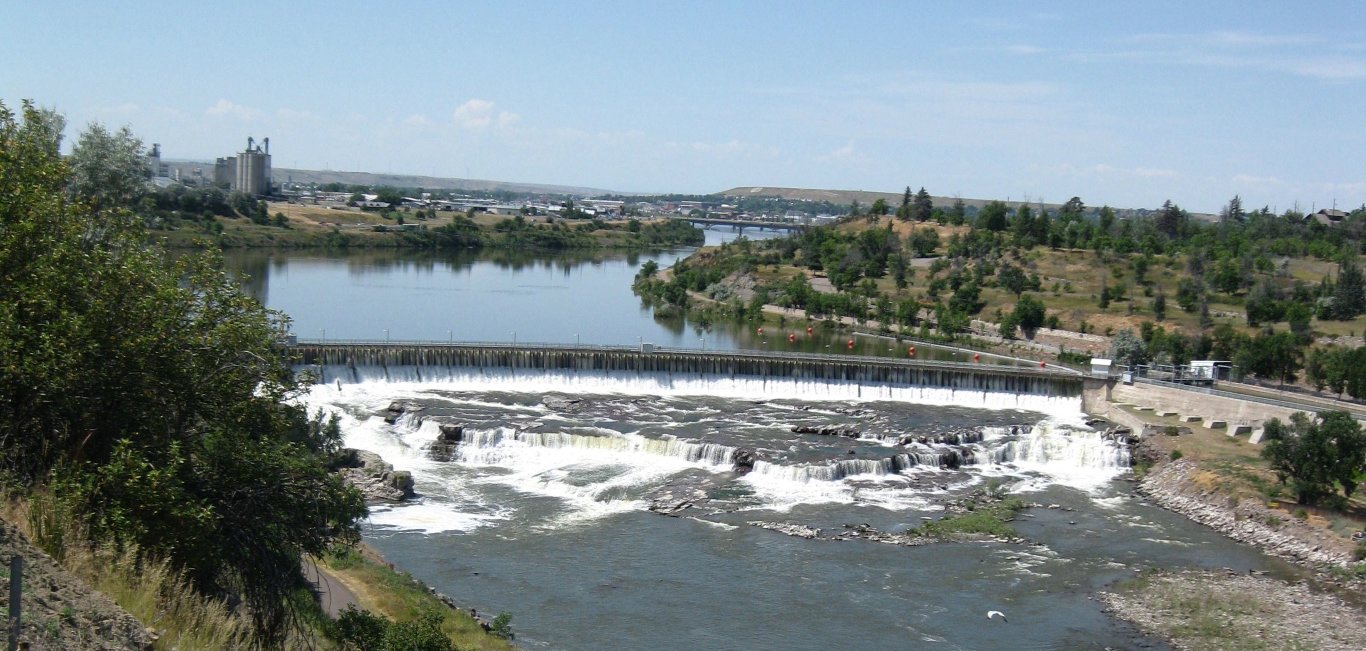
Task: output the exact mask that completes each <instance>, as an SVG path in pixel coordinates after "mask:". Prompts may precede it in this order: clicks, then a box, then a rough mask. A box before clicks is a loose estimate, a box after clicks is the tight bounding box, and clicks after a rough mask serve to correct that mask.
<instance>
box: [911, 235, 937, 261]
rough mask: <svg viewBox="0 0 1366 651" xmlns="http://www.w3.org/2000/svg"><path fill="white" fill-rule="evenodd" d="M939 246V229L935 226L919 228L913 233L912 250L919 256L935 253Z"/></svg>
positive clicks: (924, 256)
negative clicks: (934, 227)
mask: <svg viewBox="0 0 1366 651" xmlns="http://www.w3.org/2000/svg"><path fill="white" fill-rule="evenodd" d="M938 248H939V231H937V230H935V229H933V228H917V229H915V232H913V233H911V251H912V252H914V253H915V257H917V258H927V257H929V256H932V255H934V252H935V250H937V249H938Z"/></svg>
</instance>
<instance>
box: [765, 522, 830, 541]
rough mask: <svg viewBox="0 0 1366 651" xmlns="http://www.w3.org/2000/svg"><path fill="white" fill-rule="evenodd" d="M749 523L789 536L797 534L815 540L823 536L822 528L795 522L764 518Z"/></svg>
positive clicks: (799, 536) (798, 536)
mask: <svg viewBox="0 0 1366 651" xmlns="http://www.w3.org/2000/svg"><path fill="white" fill-rule="evenodd" d="M749 525H750V526H754V527H759V528H760V529H768V530H770V531H777V532H778V533H782V534H787V535H789V536H796V537H797V538H805V539H807V540H813V539H815V538H819V537H820V536H821V530H820V529H816V528H813V527H808V526H806V525H804V524H797V523H794V522H764V521H763V520H754V521H751V522H749Z"/></svg>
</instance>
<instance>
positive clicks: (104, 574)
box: [0, 491, 252, 651]
mask: <svg viewBox="0 0 1366 651" xmlns="http://www.w3.org/2000/svg"><path fill="white" fill-rule="evenodd" d="M0 514H3V516H4V518H5V519H6V520H8V521H9V522H11V523H12V524H13V525H14V526H15V527H17V528H18V529H19V530H20V531H21V532H22V533H23V534H24V535H25V536H27V537H28V539H29V540H30V541H32V542H33V544H35V545H37V546H38V547H39V548H41V549H42V550H43V551H45V552H47V554H48V555H49V556H51V557H52V558H53V559H54V560H55V561H57V563H58V564H59V565H61V566H62V567H63V568H64V569H65V570H66V571H68V572H70V573H71V574H73V575H75V576H76V577H78V578H80V579H82V580H84V581H85V582H86V583H88V584H89V585H90V587H92V588H94V589H95V590H98V591H100V592H102V593H104V594H105V595H107V596H108V597H109V598H110V599H112V600H113V601H114V602H115V603H117V604H118V605H119V607H121V608H123V609H124V610H126V611H128V613H129V614H131V615H132V616H133V617H135V618H137V620H138V621H139V622H142V624H143V625H144V626H147V627H149V628H154V629H155V630H156V631H157V634H158V636H159V637H158V639H157V640H156V642H155V648H157V649H181V650H184V651H196V650H199V649H203V650H205V651H208V650H217V649H240V648H249V647H251V646H252V641H251V627H250V624H249V619H248V618H247V617H246V616H245V614H244V613H241V612H235V611H233V610H232V609H231V608H229V607H228V606H227V604H225V603H224V602H223V601H222V600H220V599H214V598H211V597H208V596H205V595H202V594H200V593H198V592H197V591H195V590H194V589H193V587H191V585H190V583H189V581H188V580H187V579H186V578H185V575H184V574H183V573H181V572H178V571H177V570H176V569H175V568H173V567H172V566H171V564H170V563H169V562H168V561H166V560H165V559H160V558H156V557H154V556H152V555H151V554H146V553H143V552H141V551H140V550H139V549H138V548H137V547H136V546H132V545H125V546H123V547H122V548H117V547H115V546H113V545H110V544H100V543H98V542H95V541H91V540H90V539H89V537H88V536H86V535H85V531H84V529H83V528H82V527H81V526H80V522H79V520H78V519H77V518H76V517H74V516H73V514H72V513H71V512H70V510H69V509H67V508H66V507H65V506H64V504H63V502H62V501H61V500H58V499H55V498H54V497H53V496H52V495H51V493H48V492H46V491H35V492H34V493H33V494H31V495H30V496H28V497H20V496H16V495H13V494H0Z"/></svg>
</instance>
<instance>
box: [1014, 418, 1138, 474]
mask: <svg viewBox="0 0 1366 651" xmlns="http://www.w3.org/2000/svg"><path fill="white" fill-rule="evenodd" d="M990 454H991V461H992V462H993V463H1014V464H1017V465H1033V466H1038V467H1045V468H1054V467H1061V468H1074V469H1082V470H1116V469H1122V468H1128V467H1129V448H1128V447H1127V446H1125V445H1123V444H1120V443H1116V442H1115V441H1110V440H1106V439H1105V438H1104V435H1103V434H1102V433H1101V432H1094V431H1084V430H1065V431H1060V429H1059V428H1057V427H1055V426H1053V425H1052V424H1051V423H1047V422H1044V423H1039V424H1038V425H1036V426H1034V427H1033V428H1031V429H1030V431H1029V432H1028V433H1027V434H1023V435H1021V436H1020V437H1019V438H1016V439H1015V440H1012V441H1008V442H1006V443H1005V445H1002V446H1000V447H995V448H992V449H991V450H990Z"/></svg>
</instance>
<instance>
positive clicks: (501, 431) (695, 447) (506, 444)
mask: <svg viewBox="0 0 1366 651" xmlns="http://www.w3.org/2000/svg"><path fill="white" fill-rule="evenodd" d="M519 448H520V449H526V448H532V449H543V450H562V449H563V450H577V451H585V452H589V453H593V452H598V453H607V454H640V455H650V456H655V457H669V458H673V459H681V460H682V461H686V462H688V463H693V464H700V465H704V466H712V467H715V468H716V469H717V470H729V469H730V467H731V465H732V464H733V463H734V462H735V448H732V447H729V446H725V445H718V444H715V443H706V442H691V441H682V440H679V439H674V438H663V439H652V438H646V437H643V436H639V435H635V434H626V435H607V436H594V435H584V434H570V433H566V432H528V431H523V430H515V429H511V428H506V427H502V428H497V429H489V430H466V432H465V436H464V440H463V441H462V442H461V443H460V445H459V446H457V458H458V459H460V460H461V461H466V462H471V463H491V464H497V463H499V462H500V461H502V460H503V459H505V458H506V453H507V452H509V451H511V450H514V449H519Z"/></svg>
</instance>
